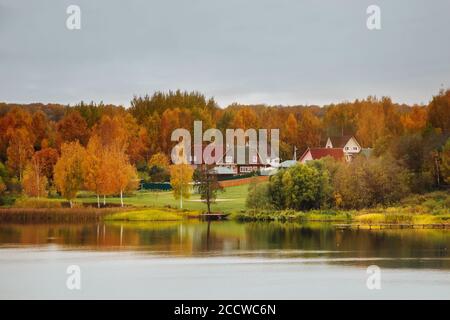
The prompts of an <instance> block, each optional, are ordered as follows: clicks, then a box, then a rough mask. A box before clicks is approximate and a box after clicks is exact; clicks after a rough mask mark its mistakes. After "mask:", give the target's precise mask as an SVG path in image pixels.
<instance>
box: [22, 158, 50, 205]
mask: <svg viewBox="0 0 450 320" xmlns="http://www.w3.org/2000/svg"><path fill="white" fill-rule="evenodd" d="M22 185H23V190H24V191H25V194H26V195H28V196H30V197H37V198H38V199H39V198H40V197H45V196H46V195H47V190H46V187H47V177H46V176H45V175H44V174H43V173H42V168H41V166H40V163H39V161H38V160H37V159H36V158H33V159H32V161H30V163H28V165H27V166H26V168H25V171H24V175H23V183H22Z"/></svg>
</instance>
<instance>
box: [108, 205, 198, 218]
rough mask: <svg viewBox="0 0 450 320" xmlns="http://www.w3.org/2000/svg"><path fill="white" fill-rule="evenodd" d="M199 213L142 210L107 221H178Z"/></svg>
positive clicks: (112, 216)
mask: <svg viewBox="0 0 450 320" xmlns="http://www.w3.org/2000/svg"><path fill="white" fill-rule="evenodd" d="M198 214H199V213H198V212H192V211H189V212H183V211H179V210H175V209H157V208H151V209H149V208H142V209H136V210H132V211H124V212H119V213H113V214H112V215H108V216H105V217H104V219H103V220H105V221H178V220H183V219H186V218H188V217H193V216H195V215H198Z"/></svg>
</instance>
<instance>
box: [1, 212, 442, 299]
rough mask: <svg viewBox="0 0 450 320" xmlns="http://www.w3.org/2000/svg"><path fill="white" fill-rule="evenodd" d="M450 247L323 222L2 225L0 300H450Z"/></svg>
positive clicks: (430, 239) (417, 236)
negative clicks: (73, 275) (374, 270)
mask: <svg viewBox="0 0 450 320" xmlns="http://www.w3.org/2000/svg"><path fill="white" fill-rule="evenodd" d="M449 248H450V231H449V230H430V229H424V230H411V229H404V230H402V229H398V230H337V229H335V227H333V226H332V225H331V224H319V223H317V224H314V223H310V224H300V223H278V222H251V223H238V222H234V221H224V222H220V221H217V222H216V221H214V222H211V223H207V222H200V221H193V220H192V221H191V220H189V221H185V222H137V223H131V222H124V223H120V222H112V223H100V224H0V298H1V299H12V298H19V299H23V298H29V299H38V298H39V299H56V298H59V299H102V298H104V299H348V298H353V299H432V298H434V299H450V257H449ZM71 265H75V266H78V267H79V270H80V272H81V273H80V283H81V288H80V290H69V289H68V288H67V286H66V281H67V279H68V277H69V276H70V275H69V274H67V273H66V271H67V268H68V267H69V266H71ZM372 265H376V266H378V267H379V268H380V274H379V275H380V277H379V279H380V286H381V288H380V289H373V290H370V289H368V287H367V284H366V282H367V279H368V278H369V277H370V276H371V275H370V274H368V273H367V268H368V267H369V266H372Z"/></svg>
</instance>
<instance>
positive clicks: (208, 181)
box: [194, 164, 223, 214]
mask: <svg viewBox="0 0 450 320" xmlns="http://www.w3.org/2000/svg"><path fill="white" fill-rule="evenodd" d="M213 167H214V166H213V165H206V164H204V165H201V166H199V167H198V168H197V170H195V173H194V180H195V185H196V187H197V190H198V193H199V194H200V198H201V199H202V200H203V201H205V203H206V207H207V209H208V214H210V213H211V204H213V203H215V201H216V198H217V193H218V192H222V191H223V188H222V186H221V185H220V184H219V182H218V181H217V175H216V174H215V173H214V172H213Z"/></svg>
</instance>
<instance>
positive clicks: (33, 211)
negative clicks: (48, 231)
mask: <svg viewBox="0 0 450 320" xmlns="http://www.w3.org/2000/svg"><path fill="white" fill-rule="evenodd" d="M117 211H118V209H112V208H109V209H96V208H0V222H16V223H36V222H40V223H43V222H46V223H47V222H51V223H55V222H58V223H63V222H64V223H65V222H70V223H88V222H95V221H100V220H102V218H103V216H105V215H109V214H111V213H113V212H117Z"/></svg>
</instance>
